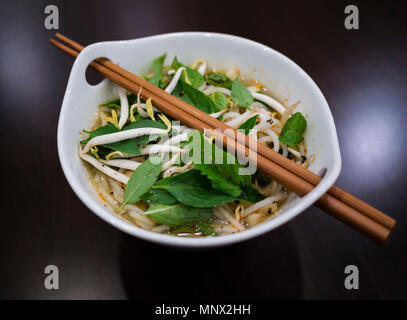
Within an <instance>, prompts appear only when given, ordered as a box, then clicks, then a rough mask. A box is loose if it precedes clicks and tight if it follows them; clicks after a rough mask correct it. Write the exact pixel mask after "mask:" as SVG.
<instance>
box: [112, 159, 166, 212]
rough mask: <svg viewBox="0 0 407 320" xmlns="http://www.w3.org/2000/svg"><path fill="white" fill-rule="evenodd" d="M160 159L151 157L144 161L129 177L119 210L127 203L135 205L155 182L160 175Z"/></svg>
mask: <svg viewBox="0 0 407 320" xmlns="http://www.w3.org/2000/svg"><path fill="white" fill-rule="evenodd" d="M161 168H162V159H161V157H152V158H149V159H147V160H146V161H144V162H143V163H142V164H141V165H140V166H139V167H137V169H136V170H134V172H133V174H132V175H131V177H130V179H129V182H128V183H127V185H126V190H125V191H124V201H123V203H122V205H121V206H120V208H119V211H120V209H121V208H123V207H124V206H125V205H126V204H128V203H136V202H138V201H139V200H140V198H141V196H142V195H143V194H144V193H146V192H147V191H148V190H149V189H150V188H151V187H152V185H153V184H154V183H155V182H156V181H157V179H158V176H159V175H160V173H161Z"/></svg>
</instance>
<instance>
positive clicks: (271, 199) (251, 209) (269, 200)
mask: <svg viewBox="0 0 407 320" xmlns="http://www.w3.org/2000/svg"><path fill="white" fill-rule="evenodd" d="M283 198H284V194H282V193H279V194H276V195H274V196H271V197H268V198H266V199H264V200H261V201H259V202H257V203H255V204H253V205H251V206H250V207H248V208H246V209H245V210H244V211H243V217H247V216H248V215H249V214H251V213H253V212H255V211H257V210H258V209H260V208H262V207H265V206H267V205H269V204H271V203H273V202H276V201H280V200H282V199H283Z"/></svg>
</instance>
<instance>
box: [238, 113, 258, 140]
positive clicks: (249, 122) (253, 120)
mask: <svg viewBox="0 0 407 320" xmlns="http://www.w3.org/2000/svg"><path fill="white" fill-rule="evenodd" d="M258 116H259V115H258V114H256V115H255V116H254V117H251V118H249V119H247V120H246V121H245V122H243V123H242V124H241V125H240V126H239V128H238V129H244V134H245V135H248V134H249V132H250V130H251V129H253V128H254V126H255V125H256V120H257V118H258Z"/></svg>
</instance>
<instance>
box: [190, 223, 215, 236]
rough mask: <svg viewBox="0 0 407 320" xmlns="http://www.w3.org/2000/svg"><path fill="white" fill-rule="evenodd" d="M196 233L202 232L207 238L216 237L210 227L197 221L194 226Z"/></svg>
mask: <svg viewBox="0 0 407 320" xmlns="http://www.w3.org/2000/svg"><path fill="white" fill-rule="evenodd" d="M195 226H196V231H198V232H202V233H203V234H205V235H207V236H216V232H215V230H213V228H212V227H211V225H210V224H209V223H207V222H205V221H198V222H197V223H196V224H195Z"/></svg>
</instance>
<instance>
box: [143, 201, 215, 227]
mask: <svg viewBox="0 0 407 320" xmlns="http://www.w3.org/2000/svg"><path fill="white" fill-rule="evenodd" d="M144 214H145V215H148V216H150V217H151V218H153V219H154V220H155V221H157V222H159V223H162V224H165V225H166V226H169V227H178V226H182V225H189V224H192V223H198V222H199V221H209V220H211V219H212V218H213V210H212V208H192V207H188V206H185V205H183V204H181V203H178V204H173V205H164V204H152V205H151V206H150V207H149V208H148V210H147V211H145V212H144Z"/></svg>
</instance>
